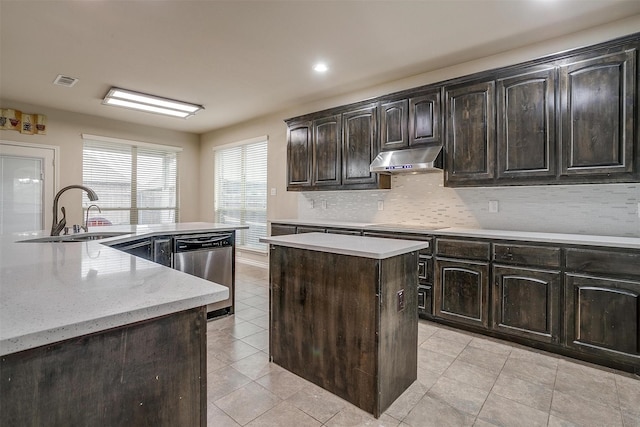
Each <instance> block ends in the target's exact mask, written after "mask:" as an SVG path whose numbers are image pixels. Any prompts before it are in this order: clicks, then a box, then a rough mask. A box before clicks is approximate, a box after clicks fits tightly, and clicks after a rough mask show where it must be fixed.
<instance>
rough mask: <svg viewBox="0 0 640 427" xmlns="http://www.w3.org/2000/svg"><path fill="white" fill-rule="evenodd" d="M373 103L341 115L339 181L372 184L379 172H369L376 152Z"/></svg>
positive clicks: (375, 126)
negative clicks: (340, 174) (340, 173)
mask: <svg viewBox="0 0 640 427" xmlns="http://www.w3.org/2000/svg"><path fill="white" fill-rule="evenodd" d="M376 110H377V109H376V106H370V107H365V108H360V109H357V110H354V111H348V112H346V113H344V114H342V135H343V136H342V158H343V162H342V183H343V184H375V183H376V181H377V178H378V176H379V175H377V174H374V173H372V172H370V171H369V165H370V164H371V162H372V161H373V158H374V157H375V156H376V155H377V154H378V147H379V145H378V143H377V139H376V137H377V134H376V131H377V119H376Z"/></svg>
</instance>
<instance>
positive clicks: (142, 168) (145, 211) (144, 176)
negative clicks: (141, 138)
mask: <svg viewBox="0 0 640 427" xmlns="http://www.w3.org/2000/svg"><path fill="white" fill-rule="evenodd" d="M83 138H84V146H83V151H82V183H83V184H84V185H86V186H87V187H89V188H91V189H93V190H94V191H95V192H96V193H97V194H98V198H99V199H98V201H97V202H96V204H97V205H98V206H100V209H101V211H102V212H101V213H98V211H97V210H92V211H91V215H92V216H91V217H90V218H89V225H111V224H113V225H123V224H161V223H174V222H178V213H179V210H178V152H179V151H180V149H179V148H176V147H169V146H163V145H154V144H147V143H143V142H135V141H126V140H120V139H116V138H106V137H99V136H92V135H83ZM82 200H83V203H82V205H83V208H84V209H86V208H87V207H88V206H89V205H90V204H91V203H93V202H90V201H89V198H88V197H87V196H86V194H84V195H83V199H82Z"/></svg>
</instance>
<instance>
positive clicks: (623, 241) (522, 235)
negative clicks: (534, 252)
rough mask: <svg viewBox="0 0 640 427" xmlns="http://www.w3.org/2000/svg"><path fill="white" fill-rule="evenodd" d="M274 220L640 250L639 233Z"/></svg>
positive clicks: (435, 234) (357, 228)
mask: <svg viewBox="0 0 640 427" xmlns="http://www.w3.org/2000/svg"><path fill="white" fill-rule="evenodd" d="M268 222H269V223H271V224H290V225H302V226H316V227H336V228H344V229H356V230H362V231H370V232H387V233H405V234H418V235H429V236H436V237H438V236H454V237H477V238H483V239H501V240H512V241H523V242H525V241H530V242H537V243H549V244H567V245H578V246H600V247H612V248H623V249H636V250H640V237H622V236H606V235H592V234H571V233H549V232H539V231H519V230H496V229H480V228H458V227H443V228H438V229H430V228H428V229H426V228H423V229H420V226H415V227H416V228H412V226H410V225H409V226H408V225H405V224H399V225H397V226H394V225H391V224H380V223H360V222H354V223H349V222H339V221H322V220H300V219H295V220H292V219H279V220H275V219H272V220H269V221H268Z"/></svg>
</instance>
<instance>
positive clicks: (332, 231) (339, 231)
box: [327, 228, 362, 236]
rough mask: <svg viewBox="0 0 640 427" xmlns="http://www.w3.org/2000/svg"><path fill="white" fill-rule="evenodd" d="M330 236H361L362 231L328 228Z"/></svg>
mask: <svg viewBox="0 0 640 427" xmlns="http://www.w3.org/2000/svg"><path fill="white" fill-rule="evenodd" d="M327 233H329V234H347V235H351V236H360V235H362V232H361V231H360V230H351V229H346V228H327Z"/></svg>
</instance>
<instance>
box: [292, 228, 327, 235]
mask: <svg viewBox="0 0 640 427" xmlns="http://www.w3.org/2000/svg"><path fill="white" fill-rule="evenodd" d="M296 232H297V233H298V234H303V233H324V232H325V229H324V228H322V227H300V226H299V227H298V228H297V229H296Z"/></svg>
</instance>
